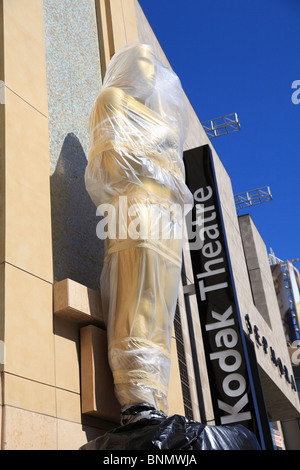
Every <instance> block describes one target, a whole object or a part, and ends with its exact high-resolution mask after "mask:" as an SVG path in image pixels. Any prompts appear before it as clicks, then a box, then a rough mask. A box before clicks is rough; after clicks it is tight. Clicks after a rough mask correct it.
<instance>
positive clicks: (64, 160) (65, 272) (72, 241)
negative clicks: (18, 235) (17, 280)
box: [51, 133, 104, 290]
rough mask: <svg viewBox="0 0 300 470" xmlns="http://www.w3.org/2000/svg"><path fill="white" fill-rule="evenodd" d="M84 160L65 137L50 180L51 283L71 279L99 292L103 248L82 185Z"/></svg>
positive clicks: (70, 136) (69, 137)
mask: <svg viewBox="0 0 300 470" xmlns="http://www.w3.org/2000/svg"><path fill="white" fill-rule="evenodd" d="M86 165H87V159H86V156H85V153H84V150H83V148H82V145H81V143H80V141H79V139H78V138H77V137H76V135H75V134H73V133H69V134H68V135H67V136H66V138H65V140H64V143H63V146H62V149H61V153H60V156H59V159H58V162H57V165H56V168H55V172H54V173H53V175H52V176H51V210H52V243H53V266H54V279H55V280H56V281H61V280H63V279H66V278H70V279H73V280H74V281H77V282H80V283H81V284H83V285H86V286H87V287H89V288H91V289H95V290H99V287H100V286H99V280H100V274H101V270H102V265H103V253H104V245H103V241H102V240H100V239H99V238H98V237H97V236H96V225H97V223H98V222H99V220H100V219H99V217H96V207H95V205H94V204H93V202H92V201H91V199H90V197H89V195H88V193H87V191H86V189H85V184H84V172H85V168H86Z"/></svg>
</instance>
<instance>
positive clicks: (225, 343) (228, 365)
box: [184, 145, 264, 447]
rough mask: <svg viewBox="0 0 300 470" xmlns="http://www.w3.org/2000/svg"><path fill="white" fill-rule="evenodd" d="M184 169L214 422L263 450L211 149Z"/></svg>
mask: <svg viewBox="0 0 300 470" xmlns="http://www.w3.org/2000/svg"><path fill="white" fill-rule="evenodd" d="M184 163H185V168H186V182H187V185H188V187H189V189H190V191H191V192H192V193H193V195H194V208H193V210H192V213H191V214H192V222H191V220H190V218H189V219H187V225H188V231H189V239H190V253H191V260H192V266H193V273H194V282H195V291H196V296H197V302H198V309H199V316H200V323H201V329H202V336H203V342H204V349H205V355H206V365H207V370H208V377H209V382H210V390H211V399H212V404H213V408H214V415H215V421H216V424H218V425H228V424H237V423H240V424H242V425H244V426H245V427H247V428H248V429H250V430H251V431H253V432H254V433H255V434H256V435H257V436H258V437H260V439H259V440H260V442H261V444H262V447H264V446H263V443H262V440H263V438H262V436H259V435H260V434H261V423H260V419H259V415H258V406H257V401H256V398H255V396H254V394H255V391H254V384H253V381H252V377H251V373H250V371H249V367H250V366H249V358H248V356H247V347H246V342H245V337H244V332H243V328H242V324H241V319H240V314H239V311H238V304H237V301H236V296H235V289H234V284H233V278H232V273H231V266H230V261H229V256H228V252H227V242H226V237H225V232H224V228H223V218H222V212H221V206H220V202H219V195H218V191H217V185H216V180H215V174H214V166H213V160H212V156H211V152H210V148H209V146H208V145H205V146H202V147H198V148H195V149H192V150H189V151H186V152H184ZM193 236H194V238H193ZM200 366H201V365H200Z"/></svg>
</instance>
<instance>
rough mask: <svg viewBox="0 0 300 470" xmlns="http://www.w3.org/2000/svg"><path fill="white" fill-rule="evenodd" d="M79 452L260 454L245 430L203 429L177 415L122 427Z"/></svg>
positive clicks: (220, 427) (224, 427)
mask: <svg viewBox="0 0 300 470" xmlns="http://www.w3.org/2000/svg"><path fill="white" fill-rule="evenodd" d="M81 450H110V451H111V450H123V451H127V450H130V451H134V450H157V451H158V450H168V451H172V450H173V451H175V450H187V451H190V450H195V451H196V450H260V446H259V443H258V441H257V439H256V436H255V435H254V434H253V433H252V432H251V431H249V430H248V429H246V428H245V427H244V426H242V425H240V424H237V425H235V426H206V425H204V424H201V423H198V422H196V421H192V420H188V419H187V418H185V417H183V416H180V415H173V416H169V417H168V418H166V419H163V420H159V419H157V420H156V421H155V420H152V421H148V420H146V421H140V422H139V423H135V424H129V425H127V426H121V427H119V428H116V429H115V430H112V431H110V432H108V433H106V434H104V435H103V436H100V437H98V438H96V439H95V440H94V441H91V442H89V443H88V444H85V445H84V446H82V448H81Z"/></svg>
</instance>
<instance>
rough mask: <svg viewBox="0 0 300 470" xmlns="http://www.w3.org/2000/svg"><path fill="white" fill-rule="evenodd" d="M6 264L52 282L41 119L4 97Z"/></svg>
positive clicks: (24, 105)
mask: <svg viewBox="0 0 300 470" xmlns="http://www.w3.org/2000/svg"><path fill="white" fill-rule="evenodd" d="M5 107H6V261H7V262H9V263H11V264H13V265H15V266H18V267H20V268H21V269H24V270H25V271H27V272H30V273H32V274H34V275H36V276H38V277H40V278H42V279H45V280H47V281H49V282H52V278H53V274H52V239H51V237H52V236H51V208H50V180H49V147H48V123H47V119H46V118H45V117H44V116H43V115H42V114H40V113H39V112H37V111H36V110H35V109H34V108H32V107H31V106H30V105H28V103H26V102H25V101H24V100H22V99H21V98H19V97H18V96H17V95H16V94H14V93H13V92H11V91H10V90H7V93H6V104H5Z"/></svg>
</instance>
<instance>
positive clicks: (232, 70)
mask: <svg viewBox="0 0 300 470" xmlns="http://www.w3.org/2000/svg"><path fill="white" fill-rule="evenodd" d="M139 2H140V5H141V7H142V8H143V10H144V12H145V14H146V16H147V18H148V20H149V22H150V24H151V26H152V28H153V30H154V33H155V34H156V36H157V38H158V40H159V42H160V44H161V46H162V48H163V49H164V51H165V53H166V55H167V57H168V59H169V61H170V63H171V65H172V67H173V69H174V70H175V72H176V73H177V74H178V76H179V77H180V79H181V82H182V85H183V88H184V90H185V92H186V94H187V96H188V98H189V100H190V101H191V103H192V105H193V107H194V109H195V111H196V113H197V115H198V117H199V119H200V121H201V122H204V121H206V120H209V119H213V118H216V117H219V116H223V115H225V114H230V113H233V112H236V113H237V114H238V117H239V120H240V123H241V131H239V132H235V133H232V134H229V135H226V136H222V137H218V138H216V139H213V140H212V143H213V145H214V147H215V149H216V151H217V152H218V154H219V156H220V158H221V160H222V162H223V164H224V166H225V168H226V170H227V171H228V173H229V175H230V178H231V181H232V186H233V192H234V193H235V194H237V193H240V192H245V191H248V190H251V189H256V188H260V187H263V186H270V188H271V192H272V196H273V200H272V201H271V202H266V203H264V204H260V205H257V206H253V207H252V208H250V209H248V210H245V209H243V210H241V211H240V212H239V214H244V213H247V212H249V213H250V214H251V216H252V219H253V221H254V223H255V224H256V226H257V228H258V230H259V231H260V233H261V235H262V237H263V239H264V241H265V243H266V246H267V250H268V252H269V249H270V247H272V248H273V250H274V252H275V254H276V256H277V257H278V258H281V259H283V260H286V259H293V258H298V257H299V258H300V243H299V228H300V217H299V186H300V185H299V181H300V161H299V160H300V103H299V104H293V102H292V99H291V98H292V94H293V93H294V92H295V91H296V90H295V89H292V83H293V82H294V81H295V80H300V1H299V0H243V1H241V0H227V1H226V2H225V1H224V0H214V1H208V0H205V1H204V0H139ZM299 98H300V92H299ZM295 265H296V266H297V267H298V269H300V263H299V262H297V263H295Z"/></svg>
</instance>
